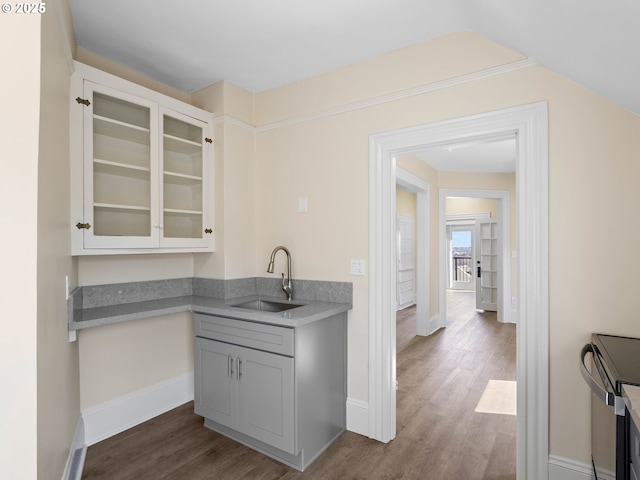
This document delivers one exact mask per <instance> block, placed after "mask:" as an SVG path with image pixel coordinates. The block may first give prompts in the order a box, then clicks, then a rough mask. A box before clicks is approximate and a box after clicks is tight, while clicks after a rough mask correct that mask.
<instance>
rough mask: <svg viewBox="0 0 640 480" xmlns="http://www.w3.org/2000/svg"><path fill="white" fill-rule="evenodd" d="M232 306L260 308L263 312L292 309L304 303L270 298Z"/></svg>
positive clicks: (251, 308) (249, 308)
mask: <svg viewBox="0 0 640 480" xmlns="http://www.w3.org/2000/svg"><path fill="white" fill-rule="evenodd" d="M231 306H232V307H236V308H246V309H248V310H259V311H262V312H283V311H284V310H291V309H292V308H298V307H301V306H302V305H295V304H292V303H280V302H272V301H269V300H253V301H251V302H246V303H239V304H237V305H231Z"/></svg>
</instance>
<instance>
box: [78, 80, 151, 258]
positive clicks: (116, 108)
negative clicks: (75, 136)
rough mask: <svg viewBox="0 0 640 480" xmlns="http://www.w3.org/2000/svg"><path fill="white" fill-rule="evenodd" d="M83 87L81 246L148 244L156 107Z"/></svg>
mask: <svg viewBox="0 0 640 480" xmlns="http://www.w3.org/2000/svg"><path fill="white" fill-rule="evenodd" d="M84 88H85V96H86V98H87V99H89V104H88V105H87V106H86V107H85V108H84V129H85V132H88V133H89V134H88V135H86V140H85V146H84V148H85V151H84V159H85V160H84V170H85V175H84V179H85V180H84V190H85V195H84V197H85V204H84V221H85V226H84V243H85V247H86V248H113V247H116V248H117V247H133V248H146V247H153V246H155V245H157V241H158V231H157V229H154V228H153V224H154V222H155V221H157V218H156V217H157V215H156V213H155V211H154V208H155V205H156V204H157V203H156V202H157V188H154V186H155V185H157V171H156V170H155V168H154V167H153V165H152V159H153V158H155V155H157V133H156V130H155V128H154V125H152V122H151V119H152V118H156V114H155V109H156V108H157V107H156V105H155V104H153V103H151V102H144V101H143V100H141V99H138V98H134V97H129V96H127V95H126V94H123V93H121V92H116V91H112V90H111V89H109V88H107V87H102V86H99V85H96V84H93V83H91V82H85V87H84ZM79 228H80V227H79Z"/></svg>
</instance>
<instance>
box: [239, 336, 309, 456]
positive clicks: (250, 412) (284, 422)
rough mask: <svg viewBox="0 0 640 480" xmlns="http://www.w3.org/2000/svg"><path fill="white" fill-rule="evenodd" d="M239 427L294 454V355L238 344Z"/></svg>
mask: <svg viewBox="0 0 640 480" xmlns="http://www.w3.org/2000/svg"><path fill="white" fill-rule="evenodd" d="M238 358H239V359H240V362H241V365H240V379H239V382H238V430H239V431H241V432H242V433H244V434H246V435H249V436H251V437H253V438H256V439H257V440H260V441H262V442H265V443H267V444H269V445H272V446H274V447H276V448H279V449H281V450H284V451H286V452H288V453H291V454H292V455H295V454H296V453H297V452H296V451H295V450H296V448H295V435H294V419H295V409H294V379H293V374H294V371H293V370H294V367H293V358H290V357H283V356H281V355H275V354H272V353H265V352H261V351H258V350H251V349H247V348H242V347H239V348H238Z"/></svg>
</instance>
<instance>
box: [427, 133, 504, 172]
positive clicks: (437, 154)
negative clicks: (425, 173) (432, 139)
mask: <svg viewBox="0 0 640 480" xmlns="http://www.w3.org/2000/svg"><path fill="white" fill-rule="evenodd" d="M416 156H417V157H418V158H420V159H421V160H423V161H424V162H426V163H428V164H429V165H431V166H432V167H433V168H434V169H436V170H438V171H441V172H485V173H512V172H515V171H516V139H515V137H514V138H510V139H499V140H488V141H480V142H472V143H461V144H452V145H444V146H440V147H433V148H430V149H428V150H424V151H422V152H419V153H417V154H416Z"/></svg>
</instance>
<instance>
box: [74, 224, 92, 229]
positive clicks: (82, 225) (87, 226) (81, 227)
mask: <svg viewBox="0 0 640 480" xmlns="http://www.w3.org/2000/svg"><path fill="white" fill-rule="evenodd" d="M76 228H77V229H78V230H82V229H83V228H84V229H85V230H89V229H90V228H91V224H90V223H80V222H78V223H76Z"/></svg>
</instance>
